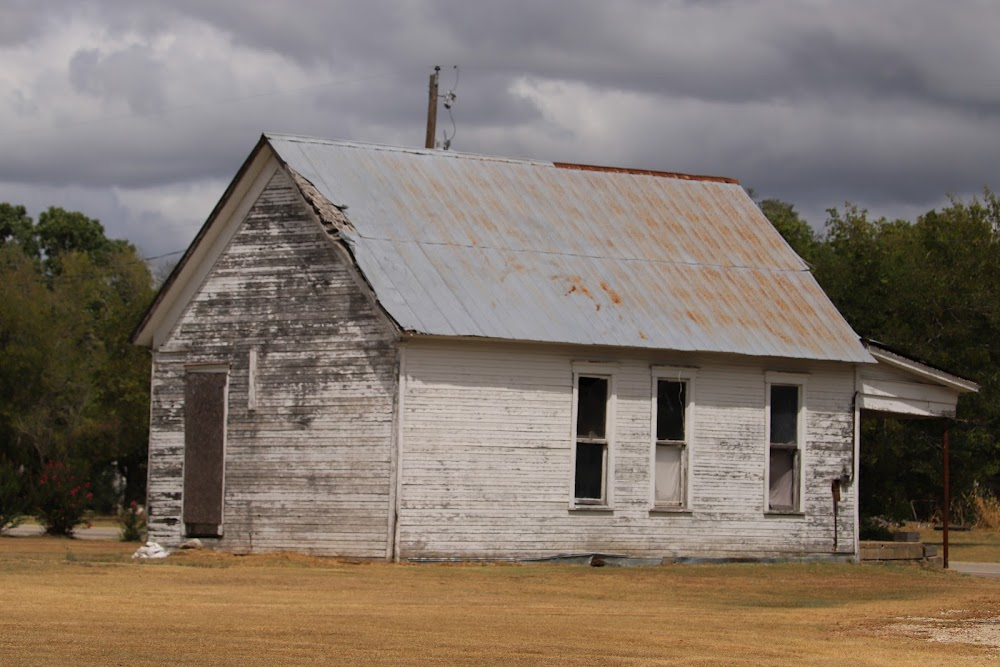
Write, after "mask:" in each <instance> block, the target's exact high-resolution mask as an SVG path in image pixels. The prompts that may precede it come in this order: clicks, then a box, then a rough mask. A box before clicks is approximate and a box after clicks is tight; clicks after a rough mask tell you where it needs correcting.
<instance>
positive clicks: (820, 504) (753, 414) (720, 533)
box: [399, 340, 855, 559]
mask: <svg viewBox="0 0 1000 667" xmlns="http://www.w3.org/2000/svg"><path fill="white" fill-rule="evenodd" d="M589 352H590V353H591V354H590V355H589V356H590V357H592V358H593V360H597V361H604V362H612V365H611V367H612V369H613V373H614V375H615V388H616V409H615V424H614V431H615V435H616V437H615V441H614V442H613V444H612V445H611V456H612V457H613V460H614V463H613V469H614V478H613V480H611V485H612V487H613V492H612V497H613V510H612V511H610V512H594V511H586V510H571V509H569V501H570V494H571V488H572V486H571V485H572V473H571V446H572V433H573V425H572V424H571V416H570V415H571V408H572V405H571V402H572V385H573V362H574V361H581V360H588V350H586V349H582V348H577V349H572V348H557V347H553V346H548V347H543V346H538V345H530V344H522V345H517V344H491V343H486V342H476V341H451V342H445V341H429V340H415V341H411V342H410V343H409V344H408V348H407V352H406V355H407V356H406V365H405V367H406V377H405V380H404V387H405V390H404V391H405V395H404V397H403V405H404V414H403V417H402V419H403V428H402V438H401V452H400V485H401V490H400V498H399V502H400V517H399V522H400V525H399V550H400V557H401V558H404V559H407V558H441V557H445V558H455V557H457V558H501V557H502V558H511V557H515V558H516V557H542V556H551V555H556V554H565V553H575V552H606V553H607V552H610V553H627V554H631V555H647V556H660V557H706V558H726V557H745V556H750V557H766V556H786V557H788V556H793V557H794V556H801V557H824V556H830V555H832V553H833V499H832V492H831V485H830V483H831V480H832V479H833V478H835V477H838V476H840V474H841V473H842V471H843V470H844V468H845V466H847V467H848V468H849V467H850V466H851V465H852V459H851V455H852V448H853V445H852V442H853V441H852V433H853V431H852V429H853V421H852V415H853V408H852V404H851V398H852V395H853V392H854V374H853V368H852V367H851V366H849V365H846V364H844V365H836V364H812V365H810V364H807V363H804V362H792V361H782V362H779V363H780V365H778V366H775V365H772V364H769V363H768V362H766V361H760V360H752V359H748V358H745V357H744V358H741V357H730V358H727V357H724V356H721V355H714V356H705V357H697V356H684V357H676V356H675V357H673V358H665V359H661V358H656V359H652V358H648V357H638V356H634V355H632V354H630V353H627V352H617V353H616V352H614V351H607V350H603V351H601V350H596V349H591V350H589ZM655 364H665V365H676V366H685V367H692V366H693V367H695V369H694V372H695V381H694V382H695V392H694V397H695V401H696V406H695V407H694V409H693V412H692V424H691V442H690V445H689V452H690V456H691V462H692V465H691V469H690V474H691V476H692V480H691V498H690V503H689V505H690V507H689V510H690V511H688V512H678V513H662V512H659V513H656V512H651V511H650V509H651V507H650V502H651V490H650V484H651V479H650V473H651V447H652V436H651V424H652V422H651V400H652V397H651V387H652V382H651V365H655ZM768 371H790V372H796V373H806V374H808V380H807V382H808V388H807V391H806V400H807V405H806V408H807V442H806V444H805V448H804V454H803V456H804V474H805V478H806V492H805V497H804V500H803V503H802V509H803V512H802V514H801V515H796V516H771V515H766V514H765V513H764V467H765V462H766V434H765V432H764V425H765V414H764V410H765V373H766V372H768ZM854 507H855V501H854V488H853V487H852V486H848V487H846V488H845V489H844V490H843V501H842V502H841V504H840V506H839V512H840V520H839V526H838V528H839V532H838V547H839V552H840V553H841V554H843V553H845V552H846V553H850V552H851V551H852V549H853V539H854V535H853V528H854V524H853V514H854Z"/></svg>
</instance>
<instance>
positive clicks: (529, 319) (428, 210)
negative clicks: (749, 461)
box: [267, 135, 871, 362]
mask: <svg viewBox="0 0 1000 667" xmlns="http://www.w3.org/2000/svg"><path fill="white" fill-rule="evenodd" d="M267 139H268V141H269V143H270V145H271V146H272V148H273V149H274V150H275V152H276V153H277V154H278V156H279V157H280V158H281V159H282V160H283V161H284V162H285V163H286V164H287V165H288V166H290V167H291V168H292V169H294V170H295V171H296V172H297V173H298V174H299V175H301V176H302V177H304V178H306V179H307V180H308V181H310V182H311V183H312V184H313V185H314V186H315V188H316V190H317V191H318V192H319V193H320V194H321V195H322V196H323V197H325V198H326V199H328V200H329V202H330V203H332V204H334V205H335V206H337V207H339V208H340V209H341V210H342V211H343V212H344V214H345V216H346V217H347V218H348V219H349V220H350V222H351V224H352V225H353V230H352V229H343V230H342V231H341V232H340V234H341V236H342V237H344V238H345V240H346V241H347V242H348V243H349V244H350V245H351V247H352V249H353V252H354V256H355V259H356V261H357V263H358V267H359V269H360V270H361V272H362V273H363V274H364V275H365V277H366V278H367V279H368V281H369V282H370V283H371V285H372V287H373V289H374V290H375V293H376V295H377V296H378V298H379V300H380V302H381V303H382V304H383V306H384V307H385V308H386V310H387V311H388V313H389V314H390V315H391V316H392V317H393V318H394V319H395V320H396V322H398V323H399V324H400V326H402V327H403V328H404V329H406V330H409V331H413V332H416V333H423V334H432V335H444V336H481V337H486V338H497V339H509V340H530V341H541V342H553V343H576V344H584V345H615V346H628V347H640V348H658V349H669V350H679V351H703V352H727V353H734V354H746V355H754V356H769V357H792V358H806V359H828V360H838V361H848V362H871V357H870V356H869V355H868V353H867V351H866V350H865V348H864V346H863V345H862V344H861V343H860V341H859V339H858V336H857V335H856V334H855V333H854V331H853V330H852V329H851V327H850V326H849V325H848V324H847V322H846V321H845V320H844V319H843V317H841V315H840V313H838V312H837V310H836V309H835V308H834V306H833V304H832V303H831V302H830V300H829V299H828V298H827V296H826V295H825V294H824V293H823V291H822V290H821V289H820V288H819V285H818V284H817V283H816V281H815V279H814V278H813V276H812V274H811V273H810V272H809V270H808V267H807V266H806V264H805V263H804V262H803V261H802V260H801V259H800V258H799V257H798V256H797V255H796V254H795V253H794V252H793V251H792V250H791V248H790V247H789V246H788V245H787V244H786V243H785V242H784V241H783V240H782V239H781V237H780V235H779V234H778V233H777V232H776V231H775V230H774V228H773V227H772V226H771V224H770V223H769V222H768V221H767V219H766V218H764V216H763V215H762V214H761V213H760V211H759V210H758V209H757V207H756V205H755V204H754V203H753V201H752V200H751V199H750V198H749V197H748V196H747V194H746V193H745V192H744V191H743V189H742V188H741V187H740V185H739V184H738V183H736V182H735V181H731V180H728V179H717V178H710V177H688V176H683V175H677V174H661V173H655V172H639V171H630V170H622V169H604V168H594V167H582V166H574V165H562V164H555V163H549V162H538V161H529V160H511V159H503V158H492V157H485V156H476V155H465V154H458V153H449V152H442V151H428V150H420V149H405V148H394V147H388V146H378V145H369V144H355V143H346V142H334V141H325V140H320V139H312V138H306V137H295V136H287V135H267Z"/></svg>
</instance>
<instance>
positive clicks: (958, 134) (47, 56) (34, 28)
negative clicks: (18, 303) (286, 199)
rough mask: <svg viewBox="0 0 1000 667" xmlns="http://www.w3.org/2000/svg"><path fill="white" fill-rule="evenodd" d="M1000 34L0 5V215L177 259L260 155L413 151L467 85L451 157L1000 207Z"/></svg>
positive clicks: (689, 19) (736, 8)
mask: <svg viewBox="0 0 1000 667" xmlns="http://www.w3.org/2000/svg"><path fill="white" fill-rule="evenodd" d="M997 26H1000V3H997V2H994V1H993V0H952V1H950V2H940V0H879V1H878V2H872V1H870V0H866V1H853V0H801V1H799V2H790V1H789V2H785V1H783V0H756V1H754V0H740V1H729V0H702V1H699V2H695V1H694V0H687V1H683V0H677V1H675V2H655V1H654V0H615V2H608V1H607V0H594V1H592V2H591V1H588V0H577V1H571V0H544V1H543V0H533V1H523V0H505V1H504V2H489V3H485V2H484V3H480V2H475V1H470V0H464V1H459V0H438V1H431V0H427V1H420V0H395V1H390V0H368V1H366V2H360V1H359V2H349V1H347V0H341V1H339V2H338V1H337V0H301V1H288V2H277V1H275V0H271V1H264V0H214V1H211V2H209V1H206V0H162V1H159V0H147V1H145V2H136V1H135V0H93V1H89V2H88V1H86V0H49V1H47V2H44V3H42V2H37V0H0V91H2V92H0V156H2V157H0V201H9V202H12V203H21V204H25V205H26V206H28V208H29V210H30V211H31V212H32V213H33V214H34V215H37V213H38V212H40V211H41V210H43V209H44V208H46V207H47V206H49V205H56V206H62V207H64V208H70V209H76V210H80V211H83V212H84V213H86V214H88V215H90V216H91V217H96V218H99V219H100V220H101V221H102V222H103V223H104V225H105V227H106V229H107V232H108V235H109V236H112V237H116V238H127V239H129V240H130V241H132V242H133V243H135V244H136V245H137V246H138V247H139V248H140V250H141V252H142V253H143V254H144V255H146V256H153V255H160V254H164V253H169V252H172V251H175V250H181V249H183V248H185V247H186V246H187V244H188V243H189V242H190V241H191V239H192V238H193V236H194V234H195V232H196V231H197V229H198V227H199V226H200V225H201V223H202V222H203V221H204V219H205V217H206V216H207V215H208V213H209V212H210V211H211V209H212V207H213V206H214V204H215V202H216V200H217V199H218V198H219V196H220V195H221V194H222V192H223V190H224V189H225V187H226V185H227V184H228V182H229V180H230V179H231V178H232V176H233V175H234V174H235V172H236V170H237V168H238V167H239V165H240V164H241V163H242V161H243V159H244V158H245V157H246V155H247V154H248V153H249V151H250V150H251V149H252V148H253V146H254V144H255V143H256V141H257V139H258V137H259V136H260V134H261V132H263V131H270V132H285V133H294V134H306V135H313V136H320V137H327V138H337V139H351V140H356V141H368V142H376V143H387V144H398V145H409V146H420V145H422V144H423V140H424V123H425V115H426V107H427V78H428V75H429V74H430V72H431V68H432V66H433V65H435V64H440V65H441V66H442V75H441V93H442V94H443V93H445V92H447V91H448V90H449V89H450V88H452V87H454V85H455V72H454V70H453V69H452V65H454V64H458V65H460V67H461V69H460V77H459V80H458V85H457V88H456V89H455V92H456V94H457V96H458V99H457V101H456V103H455V105H454V110H453V111H454V118H455V123H456V129H457V132H456V134H455V137H454V143H453V149H455V150H460V151H467V152H474V153H488V154H496V155H505V156H512V157H529V158H537V159H543V160H556V161H567V162H584V163H591V164H601V165H613V166H625V167H638V168H648V169H660V170H665V171H683V172H692V173H701V174H713V175H720V176H730V177H735V178H738V179H740V181H741V182H742V183H743V185H744V186H746V187H749V188H753V189H754V190H755V191H756V193H757V195H758V196H762V197H779V198H782V199H785V200H787V201H790V202H792V203H793V204H795V206H796V208H797V209H798V210H799V211H800V212H801V213H802V214H803V215H804V216H805V217H806V218H807V219H808V220H809V221H810V222H811V223H812V224H813V225H814V226H817V227H821V226H822V224H823V222H824V220H825V213H824V210H825V209H826V208H828V207H831V206H842V205H843V203H844V201H845V200H850V201H852V202H854V203H857V204H859V205H861V206H863V207H866V208H868V209H869V211H870V212H871V213H873V214H875V215H885V216H887V217H890V218H895V217H902V218H906V219H911V220H912V219H914V218H915V217H916V216H917V215H919V214H920V213H923V212H925V211H927V210H929V209H931V208H934V207H940V206H942V205H943V204H946V203H947V195H948V194H953V195H956V196H959V197H963V198H967V197H971V196H973V195H976V194H979V193H981V192H982V189H983V187H984V186H989V187H991V188H993V189H1000V182H998V181H1000V40H997V39H996V38H995V31H996V28H997ZM438 130H439V132H438V137H439V139H440V138H441V135H442V131H444V130H447V131H448V133H449V134H450V133H451V132H452V126H451V123H450V121H449V120H448V116H447V114H446V113H445V112H444V110H443V109H442V110H441V114H440V116H439V124H438Z"/></svg>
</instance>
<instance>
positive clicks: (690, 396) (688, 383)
mask: <svg viewBox="0 0 1000 667" xmlns="http://www.w3.org/2000/svg"><path fill="white" fill-rule="evenodd" d="M651 371H652V373H651V382H650V448H649V507H650V511H652V512H688V511H690V509H691V479H692V475H691V470H692V467H691V463H692V456H693V452H692V449H693V448H692V444H693V439H694V428H693V422H692V419H693V416H694V411H695V405H696V403H695V376H696V370H695V369H693V368H683V367H678V366H653V367H651ZM661 381H666V382H681V383H683V384H684V439H683V440H682V441H681V440H663V441H660V440H659V439H658V438H657V437H656V430H657V418H658V416H659V395H660V394H659V383H660V382H661ZM671 446H673V447H677V446H679V447H680V449H681V501H680V503H663V502H659V501H658V500H657V498H656V452H657V450H658V449H659V448H660V447H671Z"/></svg>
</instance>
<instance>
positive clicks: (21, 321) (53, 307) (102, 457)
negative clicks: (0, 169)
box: [0, 204, 153, 509]
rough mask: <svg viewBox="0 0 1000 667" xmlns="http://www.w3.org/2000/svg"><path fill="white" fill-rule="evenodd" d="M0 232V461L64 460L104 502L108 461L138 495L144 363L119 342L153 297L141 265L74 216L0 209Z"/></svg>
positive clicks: (108, 499)
mask: <svg viewBox="0 0 1000 667" xmlns="http://www.w3.org/2000/svg"><path fill="white" fill-rule="evenodd" d="M0 234H3V237H2V239H0V240H2V241H3V243H2V245H0V391H2V392H3V396H4V397H5V400H4V401H3V402H2V403H0V465H5V466H18V467H20V466H27V467H28V468H29V469H31V470H34V471H35V472H36V473H37V472H38V471H40V470H41V468H42V466H44V465H45V464H46V463H47V462H50V461H53V460H58V461H64V462H67V463H70V464H72V465H74V466H76V467H77V468H80V469H83V470H85V471H89V473H88V474H89V475H90V476H91V481H92V483H93V485H94V493H95V495H96V496H97V498H96V501H97V502H98V504H99V505H102V504H103V505H104V506H105V507H106V508H107V509H110V506H111V505H112V504H113V503H114V502H115V501H116V500H118V499H117V498H115V497H114V495H115V493H116V492H115V490H114V489H113V488H112V485H111V480H112V478H113V477H114V469H113V468H112V462H114V464H115V465H117V466H118V469H119V472H121V473H123V474H125V477H126V480H127V483H128V488H127V492H126V493H127V496H128V499H140V500H141V499H142V494H143V493H144V486H145V474H144V459H145V448H146V439H147V433H148V423H147V422H148V400H149V360H148V355H147V354H145V353H144V351H143V350H141V349H138V348H136V347H134V346H132V345H130V344H129V341H128V337H129V334H130V332H131V330H132V328H133V327H134V325H135V322H137V321H138V319H139V317H140V315H141V313H142V311H143V310H144V309H145V307H146V306H147V304H148V303H149V302H150V300H151V298H152V295H153V290H152V278H151V276H150V274H149V270H148V269H147V267H146V265H145V264H144V263H143V262H142V260H141V259H140V258H139V257H138V255H137V254H136V250H135V248H134V247H133V246H132V245H131V244H129V243H127V242H124V241H117V240H111V239H108V238H106V237H105V236H104V229H103V227H102V226H101V224H100V223H99V222H98V221H96V220H92V219H90V218H88V217H87V216H85V215H83V214H81V213H77V212H67V211H64V210H63V209H59V208H50V209H49V210H48V211H46V212H44V213H42V214H41V215H40V216H39V222H38V224H34V223H33V222H32V221H31V218H30V217H28V216H27V215H26V214H25V212H24V208H23V207H20V206H11V205H10V204H0Z"/></svg>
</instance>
